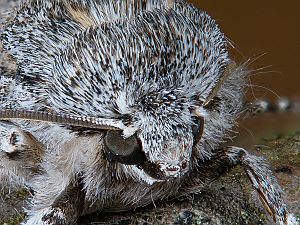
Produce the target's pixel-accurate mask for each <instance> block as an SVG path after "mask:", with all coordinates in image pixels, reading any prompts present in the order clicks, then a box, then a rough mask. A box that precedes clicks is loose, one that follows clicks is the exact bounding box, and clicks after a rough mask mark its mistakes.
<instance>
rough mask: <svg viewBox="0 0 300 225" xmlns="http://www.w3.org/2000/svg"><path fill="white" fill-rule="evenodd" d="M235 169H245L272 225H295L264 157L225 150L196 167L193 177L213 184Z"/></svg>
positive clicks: (245, 152) (235, 148) (232, 148)
mask: <svg viewBox="0 0 300 225" xmlns="http://www.w3.org/2000/svg"><path fill="white" fill-rule="evenodd" d="M238 165H239V166H242V167H243V168H244V170H245V172H246V174H247V175H248V177H249V179H250V181H251V183H252V186H253V188H254V189H255V190H256V191H257V193H258V195H259V197H260V200H261V201H262V203H263V204H264V206H265V208H266V210H267V211H268V213H269V214H270V215H271V216H272V218H273V220H274V222H275V223H277V224H282V225H283V224H285V225H287V224H288V225H292V224H297V223H296V221H295V217H294V216H293V214H291V213H289V212H288V210H287V205H286V204H285V202H284V199H283V192H282V190H281V188H280V186H279V184H278V182H277V179H276V178H275V176H274V175H273V173H272V171H271V169H270V167H269V165H268V163H267V162H266V160H265V159H264V158H263V157H258V156H255V155H252V154H250V153H249V152H247V151H246V150H245V149H243V148H239V147H227V148H225V149H220V150H218V152H216V153H215V155H214V156H213V157H212V158H211V159H210V160H207V161H204V162H203V163H199V169H198V172H197V173H198V174H197V175H196V176H197V177H198V179H199V180H201V181H205V182H207V181H211V180H215V179H217V178H219V177H220V176H221V175H223V174H224V173H227V172H229V171H230V170H231V169H232V168H234V167H235V166H238ZM193 190H195V188H193Z"/></svg>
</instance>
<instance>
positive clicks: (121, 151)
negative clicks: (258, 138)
mask: <svg viewBox="0 0 300 225" xmlns="http://www.w3.org/2000/svg"><path fill="white" fill-rule="evenodd" d="M1 26H2V27H1V34H0V43H1V60H2V66H1V71H0V72H1V73H0V76H1V77H0V85H1V86H0V120H1V121H0V177H1V179H2V182H4V181H7V182H8V183H9V184H10V185H12V186H14V185H21V186H25V187H27V188H29V189H31V190H32V192H33V196H32V198H31V199H30V204H29V205H28V207H27V209H26V213H27V215H28V217H27V219H26V220H25V221H24V222H23V223H22V224H23V225H25V224H26V225H38V224H39V225H40V224H75V223H76V220H77V219H78V217H79V216H81V215H84V214H88V213H91V212H94V211H98V210H113V211H121V210H129V209H131V208H136V207H139V206H143V205H147V204H149V203H151V202H152V201H153V200H158V199H163V198H166V197H168V196H172V195H185V194H189V193H193V192H196V191H199V190H201V188H203V187H205V186H206V185H207V184H209V183H210V182H211V181H212V180H215V179H217V178H218V177H220V176H222V175H224V174H226V172H227V171H229V170H230V169H232V168H234V167H235V166H237V165H240V166H242V167H244V169H245V173H246V174H247V175H248V177H249V179H250V180H251V182H252V185H253V188H254V190H256V191H257V193H258V195H259V196H260V199H261V201H262V202H263V203H264V205H265V207H266V209H267V211H268V212H269V213H270V215H271V216H272V217H273V219H274V222H275V223H277V224H289V225H290V224H296V222H295V218H294V216H293V215H292V213H291V212H289V210H288V207H287V205H286V203H285V202H284V200H283V192H282V190H281V188H280V186H279V184H278V183H277V181H276V179H275V177H274V176H273V174H272V171H271V170H270V168H269V166H268V163H267V162H266V161H265V160H264V159H263V158H262V157H258V156H254V155H252V154H250V153H249V152H248V151H247V150H245V149H243V148H240V147H220V146H221V145H220V144H221V142H223V141H224V140H226V138H228V137H230V136H231V130H232V128H233V127H234V125H235V123H236V119H237V118H238V116H239V115H240V113H241V111H242V109H243V107H244V101H243V98H244V89H245V87H246V86H247V82H246V80H247V75H248V72H247V69H246V68H244V66H243V65H238V64H237V63H236V62H234V61H233V60H232V59H230V57H229V54H228V47H227V44H228V43H227V41H226V38H225V36H224V34H223V32H222V31H221V30H220V29H219V27H218V25H217V24H216V22H215V20H214V19H213V18H211V17H210V16H209V15H208V14H207V13H205V12H203V11H201V10H200V9H197V8H195V7H193V6H192V5H191V4H189V3H187V2H185V1H183V0H166V1H163V0H136V1H133V0H126V1H125V0H115V1H109V0H94V1H93V0H77V1H76V0H64V1H63V0H24V1H22V2H21V3H20V4H19V5H18V7H17V9H16V10H15V11H13V12H11V13H10V14H9V16H8V17H7V18H6V20H5V22H4V23H3V24H2V25H1Z"/></svg>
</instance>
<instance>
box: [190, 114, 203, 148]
mask: <svg viewBox="0 0 300 225" xmlns="http://www.w3.org/2000/svg"><path fill="white" fill-rule="evenodd" d="M192 131H193V137H194V146H195V145H197V144H198V143H199V141H200V140H201V138H202V135H203V131H204V118H203V117H195V119H194V126H193V127H192Z"/></svg>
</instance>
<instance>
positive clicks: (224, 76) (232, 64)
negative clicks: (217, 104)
mask: <svg viewBox="0 0 300 225" xmlns="http://www.w3.org/2000/svg"><path fill="white" fill-rule="evenodd" d="M236 68H237V64H236V63H235V62H233V61H230V62H229V64H228V65H227V67H226V69H225V71H224V73H223V74H222V76H221V77H220V79H219V80H218V81H217V82H216V84H215V86H214V88H213V89H212V91H211V92H210V94H209V96H208V97H207V98H206V100H205V103H204V106H206V105H208V104H209V103H210V101H211V100H213V98H214V97H216V95H217V93H218V91H219V90H220V89H221V87H222V85H223V84H224V83H225V82H226V81H227V80H228V77H229V76H230V75H231V74H232V72H233V71H234V70H235V69H236Z"/></svg>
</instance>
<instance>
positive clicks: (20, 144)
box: [0, 121, 43, 185]
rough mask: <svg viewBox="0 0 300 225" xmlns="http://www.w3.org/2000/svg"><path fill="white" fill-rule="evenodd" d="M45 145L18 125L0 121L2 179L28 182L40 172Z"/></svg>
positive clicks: (22, 182) (0, 178)
mask: <svg viewBox="0 0 300 225" xmlns="http://www.w3.org/2000/svg"><path fill="white" fill-rule="evenodd" d="M42 155H43V146H42V144H41V143H39V142H38V141H37V140H36V139H35V138H34V137H33V136H32V135H31V134H30V133H29V132H26V131H24V130H23V129H21V128H20V127H18V126H17V125H15V124H13V123H11V122H8V121H0V180H1V181H2V182H3V181H4V180H8V183H9V184H10V185H11V184H14V183H21V184H28V180H29V179H31V178H32V177H33V176H34V175H35V174H37V173H39V172H40V167H39V163H40V161H41V158H42Z"/></svg>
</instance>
